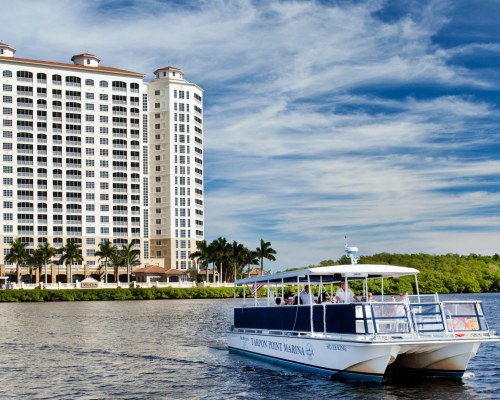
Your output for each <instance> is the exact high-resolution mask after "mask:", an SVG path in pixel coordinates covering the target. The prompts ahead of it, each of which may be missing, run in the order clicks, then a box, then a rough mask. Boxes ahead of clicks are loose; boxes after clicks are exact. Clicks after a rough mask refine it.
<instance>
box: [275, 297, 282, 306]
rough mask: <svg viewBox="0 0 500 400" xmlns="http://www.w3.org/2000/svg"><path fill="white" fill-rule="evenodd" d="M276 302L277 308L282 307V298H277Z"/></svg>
mask: <svg viewBox="0 0 500 400" xmlns="http://www.w3.org/2000/svg"><path fill="white" fill-rule="evenodd" d="M275 302H276V305H277V306H281V297H276V300H275Z"/></svg>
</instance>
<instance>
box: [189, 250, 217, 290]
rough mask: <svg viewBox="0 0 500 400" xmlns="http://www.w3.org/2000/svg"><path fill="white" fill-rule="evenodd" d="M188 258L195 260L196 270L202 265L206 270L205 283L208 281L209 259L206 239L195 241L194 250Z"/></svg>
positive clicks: (209, 254)
mask: <svg viewBox="0 0 500 400" xmlns="http://www.w3.org/2000/svg"><path fill="white" fill-rule="evenodd" d="M189 258H190V259H191V260H193V261H194V262H196V270H197V271H198V267H201V266H204V267H205V269H206V272H207V283H208V263H209V262H210V260H211V258H212V257H211V253H210V246H209V245H208V244H207V241H206V240H200V241H199V242H196V251H195V252H194V253H191V254H190V256H189Z"/></svg>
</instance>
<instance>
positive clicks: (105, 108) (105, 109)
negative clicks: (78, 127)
mask: <svg viewBox="0 0 500 400" xmlns="http://www.w3.org/2000/svg"><path fill="white" fill-rule="evenodd" d="M99 110H100V111H104V112H107V111H108V105H107V104H101V105H100V106H99Z"/></svg>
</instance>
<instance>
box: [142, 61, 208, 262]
mask: <svg viewBox="0 0 500 400" xmlns="http://www.w3.org/2000/svg"><path fill="white" fill-rule="evenodd" d="M155 75H156V78H155V79H153V81H151V82H149V83H148V98H149V106H150V109H149V127H150V129H149V138H150V167H149V171H150V173H149V176H150V207H149V208H150V213H151V217H150V221H151V227H150V238H151V256H152V257H155V258H162V259H163V260H164V263H165V265H167V266H171V267H172V268H175V269H181V270H186V269H191V267H192V265H191V263H192V261H191V260H190V258H189V255H190V254H191V253H192V252H195V251H196V241H199V240H203V237H204V229H203V228H204V226H203V221H204V215H203V212H204V211H203V116H202V113H203V104H202V95H203V91H202V89H201V88H200V87H198V86H197V85H195V84H193V83H190V82H188V81H186V80H185V79H184V72H183V71H182V70H180V69H178V68H174V67H164V68H160V69H158V70H156V71H155Z"/></svg>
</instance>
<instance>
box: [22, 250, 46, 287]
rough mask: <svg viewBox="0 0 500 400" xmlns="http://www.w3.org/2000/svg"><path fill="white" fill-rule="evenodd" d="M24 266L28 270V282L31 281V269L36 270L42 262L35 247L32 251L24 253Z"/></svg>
mask: <svg viewBox="0 0 500 400" xmlns="http://www.w3.org/2000/svg"><path fill="white" fill-rule="evenodd" d="M25 263H26V266H27V267H28V269H29V272H30V283H32V279H31V278H32V276H33V270H35V271H37V272H38V269H39V268H41V266H42V265H43V264H42V259H41V258H40V254H39V253H37V251H36V249H35V251H33V252H32V253H28V254H27V255H26V261H25Z"/></svg>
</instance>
